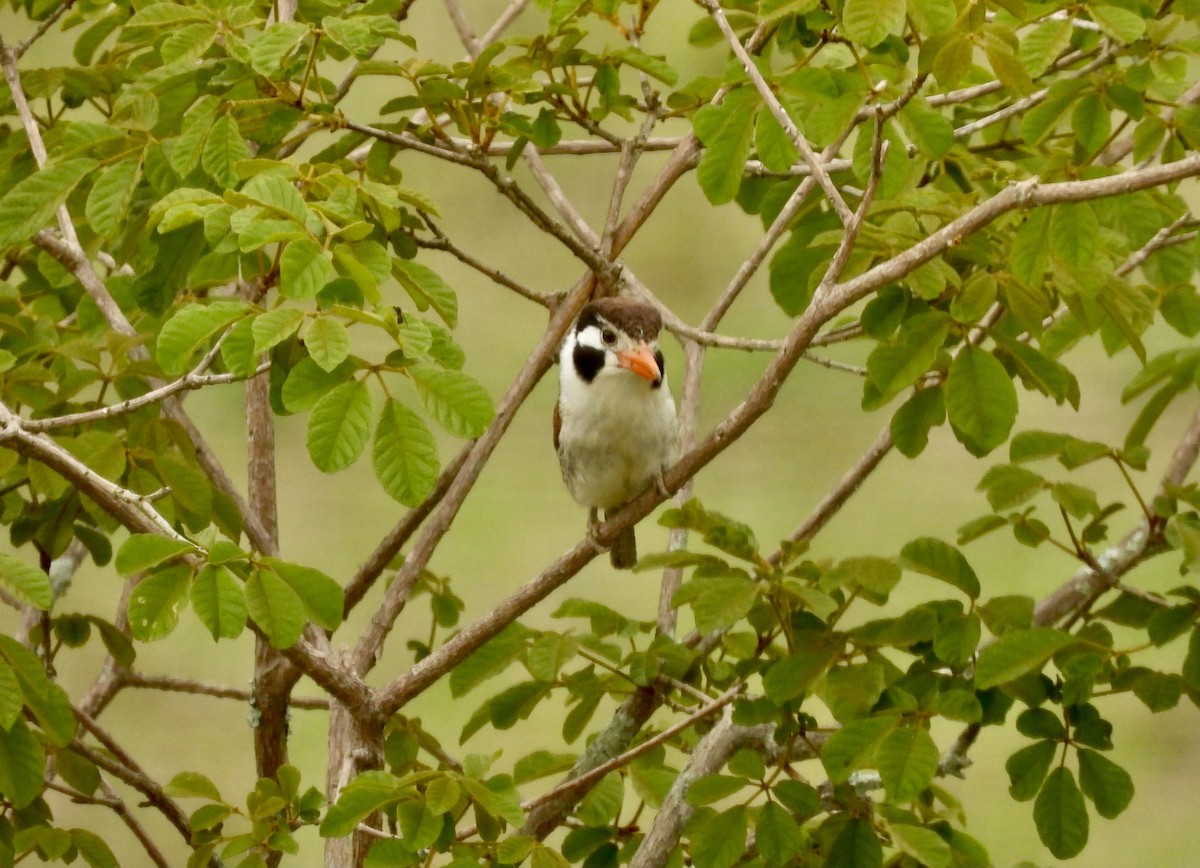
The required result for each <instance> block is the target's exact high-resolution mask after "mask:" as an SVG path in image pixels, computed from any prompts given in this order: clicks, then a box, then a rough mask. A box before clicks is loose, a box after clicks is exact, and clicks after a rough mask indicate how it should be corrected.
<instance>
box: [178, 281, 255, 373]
mask: <svg viewBox="0 0 1200 868" xmlns="http://www.w3.org/2000/svg"><path fill="white" fill-rule="evenodd" d="M245 313H246V305H245V304H244V303H243V302H240V301H233V300H229V299H222V300H218V301H212V302H208V303H207V304H200V303H198V302H192V303H190V304H185V305H184V306H183V307H181V308H180V309H179V310H177V311H176V312H175V314H174V316H172V317H171V318H170V319H169V320H167V321H166V322H165V323H163V327H162V329H161V330H160V331H159V333H158V350H157V356H158V364H159V366H160V367H161V368H162V369H163V371H164V372H165V373H167V374H181V373H183V372H184V370H185V369H186V368H187V366H188V364H189V362H191V360H192V357H193V356H194V355H195V354H196V353H197V352H198V351H199V350H200V349H201V348H202V347H205V346H207V345H208V343H209V341H211V340H212V339H213V338H214V337H215V336H216V335H217V334H219V333H220V332H222V331H224V330H225V329H226V328H227V327H228V326H229V324H230V323H232V322H233V321H234V320H237V319H239V318H240V317H242V316H243V315H245Z"/></svg>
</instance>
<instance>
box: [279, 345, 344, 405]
mask: <svg viewBox="0 0 1200 868" xmlns="http://www.w3.org/2000/svg"><path fill="white" fill-rule="evenodd" d="M356 367H357V366H356V365H354V364H351V363H345V364H342V365H339V366H338V367H337V368H335V369H334V370H332V371H323V370H321V368H320V366H319V365H318V364H317V363H316V362H314V361H313V360H312V359H310V358H304V359H301V360H300V361H299V362H297V363H296V366H295V367H294V368H292V369H291V371H289V372H288V377H287V379H286V380H284V382H283V389H282V390H281V392H280V398H281V399H282V400H283V406H284V407H286V408H287V409H288V411H289V412H292V413H302V412H304V411H305V410H311V409H312V408H313V407H314V406H315V405H316V403H317V401H319V400H320V399H321V397H322V396H323V395H325V394H327V393H328V392H330V391H331V390H332V389H333V388H334V386H338V385H341V384H342V383H345V382H346V380H347V379H349V378H350V376H351V374H352V373H353V372H354V371H355V370H356Z"/></svg>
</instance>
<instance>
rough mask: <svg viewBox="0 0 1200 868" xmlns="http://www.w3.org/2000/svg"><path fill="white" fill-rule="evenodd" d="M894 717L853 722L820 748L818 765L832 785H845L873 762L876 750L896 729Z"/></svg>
mask: <svg viewBox="0 0 1200 868" xmlns="http://www.w3.org/2000/svg"><path fill="white" fill-rule="evenodd" d="M897 723H898V720H897V718H896V717H895V716H893V715H883V716H881V717H864V718H862V719H860V720H852V721H850V722H849V723H847V724H846V725H845V726H843V727H842V728H841V729H839V730H836V731H835V732H834V733H833V734H832V735H830V736H829V738H828V739H827V740H826V742H825V745H824V747H822V748H821V764H822V765H824V766H825V771H826V772H827V773H828V774H829V779H830V780H831V781H833V782H834V783H835V784H840V783H845V782H846V781H847V780H848V779H849V777H850V773H851V772H852V771H854V770H855V769H859V768H862V767H864V766H866V765H868V764H869V763H870V762H871V761H872V756H873V754H874V752H875V748H876V747H877V746H878V745H879V743H880V742H881V741H883V739H884V738H885V737H886V736H887V734H888V733H890V732H891V731H892V730H893V729H895V728H896V724H897Z"/></svg>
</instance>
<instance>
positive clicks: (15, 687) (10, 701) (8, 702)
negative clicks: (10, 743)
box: [0, 659, 25, 729]
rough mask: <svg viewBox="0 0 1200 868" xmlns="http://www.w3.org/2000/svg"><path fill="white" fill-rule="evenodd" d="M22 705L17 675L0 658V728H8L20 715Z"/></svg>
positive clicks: (23, 702)
mask: <svg viewBox="0 0 1200 868" xmlns="http://www.w3.org/2000/svg"><path fill="white" fill-rule="evenodd" d="M24 707H25V701H24V699H23V698H22V696H21V685H20V683H19V682H18V681H17V675H16V673H15V672H13V668H12V667H11V666H9V665H8V664H7V663H6V662H4V660H3V659H0V729H9V728H10V727H11V726H12V725H13V723H14V722H15V721H16V719H17V718H18V717H20V716H21V709H22V708H24Z"/></svg>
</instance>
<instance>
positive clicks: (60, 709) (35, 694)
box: [0, 633, 77, 747]
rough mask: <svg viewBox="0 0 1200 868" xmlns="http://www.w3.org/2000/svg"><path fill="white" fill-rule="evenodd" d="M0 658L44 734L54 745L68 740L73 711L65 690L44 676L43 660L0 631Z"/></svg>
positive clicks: (72, 728) (73, 724) (71, 733)
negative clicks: (18, 686) (15, 681)
mask: <svg viewBox="0 0 1200 868" xmlns="http://www.w3.org/2000/svg"><path fill="white" fill-rule="evenodd" d="M0 659H2V660H4V661H6V662H7V663H8V666H9V667H10V668H11V670H12V673H13V675H14V676H16V680H17V683H18V684H19V685H20V691H19V695H21V696H23V697H24V700H25V705H26V706H28V708H29V710H30V711H31V712H33V717H34V719H35V720H36V721H37V723H38V725H39V726H41V728H42V730H43V733H44V735H45V738H46V739H47V740H48V741H49V742H50V743H51V744H52V745H54V746H55V747H66V746H67V745H68V744H70V743H71V739H72V738H74V736H75V730H76V728H77V725H76V721H75V712H74V710H73V709H72V707H71V700H70V698H69V697H68V696H67V693H66V691H65V690H63V689H62V688H61V687H59V686H58V685H57V684H55V683H54V682H52V681H51V680H50V679H49V678H48V677H47V676H46V670H45V669H44V668H43V665H42V661H41V660H39V659H38V657H37V656H36V655H35V654H34V653H33V652H32V651H30V650H29V649H28V648H26V647H25V646H24V645H22V644H20V643H19V642H17V641H16V640H15V639H12V638H11V637H9V636H5V635H4V634H2V633H0Z"/></svg>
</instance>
